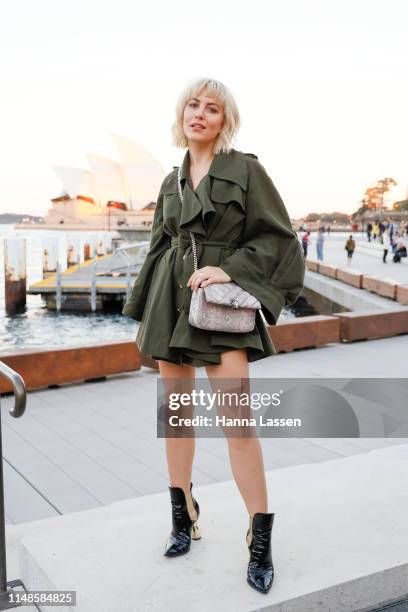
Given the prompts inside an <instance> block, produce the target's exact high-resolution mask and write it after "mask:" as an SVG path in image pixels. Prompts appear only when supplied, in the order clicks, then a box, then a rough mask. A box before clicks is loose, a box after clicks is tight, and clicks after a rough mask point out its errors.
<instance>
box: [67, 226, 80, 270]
mask: <svg viewBox="0 0 408 612" xmlns="http://www.w3.org/2000/svg"><path fill="white" fill-rule="evenodd" d="M66 238H67V243H66V244H67V267H68V268H71V267H72V266H75V265H76V264H77V261H78V253H79V251H80V238H79V236H76V235H73V234H68V235H67V237H66Z"/></svg>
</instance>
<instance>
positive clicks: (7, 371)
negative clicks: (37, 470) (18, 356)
mask: <svg viewBox="0 0 408 612" xmlns="http://www.w3.org/2000/svg"><path fill="white" fill-rule="evenodd" d="M0 375H1V376H4V377H5V378H7V379H8V380H9V381H10V382H11V384H12V385H13V391H14V396H15V402H14V408H13V409H12V410H10V415H11V416H12V417H14V418H16V419H17V418H19V417H21V416H22V415H23V414H24V411H25V407H26V401H27V392H26V387H25V384H24V380H23V379H22V377H21V376H20V374H18V373H17V372H15V371H14V370H12V369H11V368H9V366H7V365H6V364H5V363H3V362H2V361H0ZM0 400H1V396H0ZM13 587H23V588H24V590H25V587H24V583H23V582H22V581H21V580H18V579H17V580H12V581H10V582H7V550H6V520H5V516H4V480H3V445H2V432H1V419H0V610H8V609H10V608H15V607H17V606H20V605H21V604H20V603H17V604H16V603H13V602H12V599H11V598H10V595H12V594H13V591H12V589H13ZM18 592H19V594H21V592H22V591H21V590H19V591H18Z"/></svg>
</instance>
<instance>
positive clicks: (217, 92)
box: [186, 79, 227, 106]
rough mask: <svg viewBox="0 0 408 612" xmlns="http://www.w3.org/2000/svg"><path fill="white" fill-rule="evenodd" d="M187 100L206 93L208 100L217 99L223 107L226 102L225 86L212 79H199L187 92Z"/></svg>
mask: <svg viewBox="0 0 408 612" xmlns="http://www.w3.org/2000/svg"><path fill="white" fill-rule="evenodd" d="M186 93H187V99H188V100H190V99H191V98H194V97H195V96H199V95H200V94H204V93H206V94H207V96H208V97H209V98H218V99H219V101H220V102H222V105H223V106H225V102H226V100H227V92H226V89H225V86H224V85H223V84H222V83H220V82H219V81H214V80H213V79H201V80H200V81H198V82H196V83H193V84H192V85H191V86H190V87H189V88H188V90H187V92H186ZM186 102H187V100H186Z"/></svg>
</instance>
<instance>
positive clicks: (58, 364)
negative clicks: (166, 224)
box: [0, 310, 408, 393]
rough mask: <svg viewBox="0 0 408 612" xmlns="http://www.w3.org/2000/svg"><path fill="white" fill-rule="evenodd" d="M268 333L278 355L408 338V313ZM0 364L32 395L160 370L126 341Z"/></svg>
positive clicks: (315, 319)
mask: <svg viewBox="0 0 408 612" xmlns="http://www.w3.org/2000/svg"><path fill="white" fill-rule="evenodd" d="M268 333H269V335H270V337H271V339H272V342H273V343H274V345H275V347H276V349H277V351H278V352H290V351H294V350H301V349H306V348H311V347H318V346H323V345H325V344H330V343H336V342H353V341H355V340H362V339H372V338H385V337H390V336H395V335H399V334H408V310H389V311H384V310H378V311H372V310H368V311H360V312H339V313H334V314H333V315H330V316H325V315H317V316H311V317H299V318H297V319H291V320H289V321H283V322H282V323H280V322H278V323H277V325H275V326H268ZM0 360H1V361H3V362H4V363H5V364H7V365H8V366H9V367H10V368H13V370H15V371H16V372H18V374H20V375H21V376H22V377H23V379H24V382H25V384H26V388H27V389H28V390H30V389H37V388H41V387H49V386H52V385H60V384H63V383H71V382H79V381H89V380H92V379H97V378H101V377H104V376H109V375H111V374H119V373H121V372H132V371H134V370H139V369H140V368H141V366H147V367H150V368H154V369H158V363H157V361H155V360H154V359H152V358H151V357H149V356H148V355H145V354H143V353H140V352H139V349H138V347H137V344H136V342H134V341H132V342H128V341H127V340H123V341H119V342H100V343H96V344H92V345H89V346H79V347H64V348H55V349H36V350H33V349H20V350H15V351H8V352H3V353H1V354H0ZM10 391H12V387H11V385H10V384H9V383H8V381H7V380H6V379H5V378H3V377H0V393H7V392H10Z"/></svg>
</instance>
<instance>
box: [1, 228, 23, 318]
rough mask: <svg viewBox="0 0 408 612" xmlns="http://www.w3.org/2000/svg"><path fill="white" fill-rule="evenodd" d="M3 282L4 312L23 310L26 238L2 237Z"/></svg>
mask: <svg viewBox="0 0 408 612" xmlns="http://www.w3.org/2000/svg"><path fill="white" fill-rule="evenodd" d="M4 283H5V292H4V293H5V302H6V313H7V314H9V315H14V314H19V313H21V312H24V310H25V307H26V240H25V238H5V239H4Z"/></svg>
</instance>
